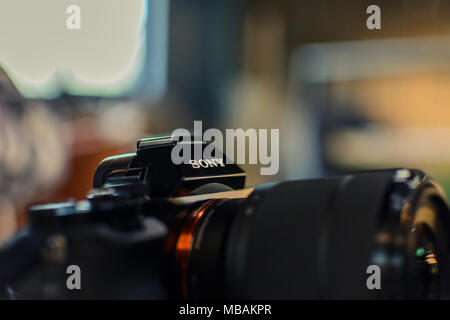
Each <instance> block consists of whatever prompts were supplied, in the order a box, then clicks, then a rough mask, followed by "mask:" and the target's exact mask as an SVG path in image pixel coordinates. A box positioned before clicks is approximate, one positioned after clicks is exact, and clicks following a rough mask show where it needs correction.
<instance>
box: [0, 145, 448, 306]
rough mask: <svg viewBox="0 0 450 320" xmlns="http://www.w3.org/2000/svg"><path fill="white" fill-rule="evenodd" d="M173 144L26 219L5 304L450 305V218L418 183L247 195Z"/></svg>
mask: <svg viewBox="0 0 450 320" xmlns="http://www.w3.org/2000/svg"><path fill="white" fill-rule="evenodd" d="M177 143H180V142H178V141H175V140H174V139H172V138H171V137H160V138H151V139H143V140H140V141H139V142H138V144H137V151H136V152H135V153H130V154H123V155H118V156H113V157H110V158H107V159H105V160H103V161H102V162H101V163H100V165H99V166H98V168H97V170H96V172H95V174H94V179H93V180H94V189H93V191H92V192H90V193H89V195H88V196H87V198H86V199H85V200H82V201H68V202H64V203H55V204H45V205H37V206H33V207H31V208H30V209H29V224H28V226H27V227H26V228H25V229H23V230H22V231H21V232H20V233H19V234H17V235H16V236H15V237H14V238H13V239H11V241H9V242H8V243H7V244H6V245H5V246H4V247H3V248H2V249H1V251H0V296H1V297H2V298H4V299H96V298H98V299H181V298H184V299H404V298H412V299H424V298H430V299H438V298H440V299H445V298H449V291H450V282H449V281H450V278H449V270H450V268H449V258H450V253H449V240H450V239H449V233H448V231H449V227H450V226H449V209H448V206H447V200H446V198H445V194H444V192H443V191H442V188H441V187H440V186H439V185H438V184H437V183H436V182H434V181H433V180H432V179H431V178H430V177H428V176H427V175H426V174H425V173H423V172H422V171H420V170H413V169H390V170H375V171H366V172H359V173H356V174H350V175H345V176H342V177H331V178H326V179H310V180H293V181H285V182H278V183H270V184H265V185H261V186H257V187H255V188H245V172H244V171H243V170H242V169H241V168H240V167H238V166H237V165H236V164H234V163H230V161H226V160H227V159H226V156H225V155H224V154H220V155H217V154H216V156H215V157H214V158H211V159H195V158H194V159H191V161H189V162H188V163H181V164H174V163H173V162H172V161H171V151H172V149H173V147H174V146H175V145H176V144H177ZM195 143H200V144H201V145H202V148H205V147H206V146H207V145H208V143H207V142H205V141H200V142H198V141H192V142H191V144H192V147H193V146H194V144H195ZM372 272H375V273H377V274H375V273H372ZM75 273H77V276H78V277H79V279H75V280H76V281H75V280H74V278H73V276H74V274H75ZM374 276H379V279H377V280H376V283H375V285H373V283H371V281H372V280H373V278H372V277H374ZM73 281H75V282H76V283H75V284H74V282H73Z"/></svg>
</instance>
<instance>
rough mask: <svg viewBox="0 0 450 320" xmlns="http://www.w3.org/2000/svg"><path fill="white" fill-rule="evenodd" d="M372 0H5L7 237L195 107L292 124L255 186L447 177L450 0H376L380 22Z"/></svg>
mask: <svg viewBox="0 0 450 320" xmlns="http://www.w3.org/2000/svg"><path fill="white" fill-rule="evenodd" d="M71 4H75V5H78V6H79V7H80V8H81V29H80V30H69V29H67V28H66V20H67V18H68V14H67V13H66V8H67V7H68V6H69V5H71ZM371 4H374V3H373V2H369V1H363V0H342V1H325V0H316V1H307V0H278V1H269V0H251V1H250V0H247V1H244V0H202V1H201V0H189V1H186V0H184V1H183V0H170V1H169V0H167V1H166V0H128V1H121V0H95V1H92V0H70V1H66V0H58V1H56V0H41V1H33V2H30V1H25V0H2V1H1V3H0V39H1V40H0V67H1V68H2V69H3V70H4V73H2V74H1V75H0V242H1V241H3V240H4V239H6V238H7V237H9V236H10V235H11V234H12V233H14V232H15V231H16V230H17V229H18V228H20V227H21V226H23V225H24V223H26V215H25V214H24V212H25V211H26V208H27V206H29V205H30V204H33V203H38V202H44V201H60V200H67V199H69V198H75V199H80V198H83V197H84V196H85V195H86V193H87V192H88V191H89V189H90V188H91V187H92V176H93V173H94V170H95V168H96V166H97V164H98V163H99V162H100V160H101V159H103V158H105V157H106V156H109V155H112V154H117V153H123V152H132V151H134V150H135V145H136V140H137V139H139V138H143V137H150V136H157V135H163V134H170V132H171V131H172V130H174V129H176V128H188V129H191V128H192V126H193V121H194V120H202V121H203V128H204V130H206V128H208V127H214V128H220V129H225V128H243V129H248V128H268V129H271V128H275V129H280V171H279V174H278V175H277V176H261V175H259V166H255V165H250V166H243V167H244V168H245V169H246V170H247V172H248V185H249V186H254V185H256V184H259V183H263V182H266V181H273V180H282V179H294V178H309V177H321V176H328V175H335V174H341V173H345V172H351V171H355V170H361V169H368V168H388V167H417V168H421V169H424V170H425V171H427V172H429V173H430V174H431V175H432V176H433V177H434V178H436V179H437V180H438V181H439V182H441V183H442V184H443V185H444V186H445V188H446V189H447V191H450V90H449V89H450V2H448V1H439V0H427V1H425V0H402V1H386V0H385V1H377V3H376V4H377V5H378V6H379V7H380V8H381V27H382V28H381V30H368V29H367V27H366V19H367V17H368V15H367V14H366V8H367V7H368V6H369V5H371ZM24 8H27V10H24ZM10 79H11V81H10Z"/></svg>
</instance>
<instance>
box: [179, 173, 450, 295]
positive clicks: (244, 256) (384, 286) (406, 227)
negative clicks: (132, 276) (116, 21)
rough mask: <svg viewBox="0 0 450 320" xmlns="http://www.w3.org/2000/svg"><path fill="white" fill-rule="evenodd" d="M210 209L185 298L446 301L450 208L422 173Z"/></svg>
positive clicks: (292, 187)
mask: <svg viewBox="0 0 450 320" xmlns="http://www.w3.org/2000/svg"><path fill="white" fill-rule="evenodd" d="M205 206H206V207H205ZM205 206H204V207H203V208H204V209H201V210H203V214H202V217H200V218H199V219H198V220H197V223H196V225H195V227H194V228H192V229H191V231H190V234H191V239H190V243H191V245H190V247H189V252H188V254H187V255H186V257H187V258H186V260H185V262H186V265H185V269H184V270H185V274H184V277H183V279H184V281H185V282H184V290H183V292H184V296H185V297H189V298H221V297H225V298H232V299H316V298H326V299H347V298H360V299H361V298H370V299H372V298H381V299H386V298H418V299H422V298H445V297H448V289H447V288H450V283H449V280H448V279H449V277H448V270H449V263H448V257H447V256H448V254H449V251H448V241H449V238H448V233H447V230H448V227H449V224H448V208H447V205H446V201H445V199H444V197H443V193H442V192H441V190H440V187H439V186H438V185H436V184H435V183H434V182H432V181H431V180H430V179H429V178H428V177H426V176H425V175H424V174H423V173H422V172H420V171H414V170H404V169H401V170H386V171H376V172H366V173H360V174H355V175H349V176H345V177H343V178H330V179H317V180H306V181H289V182H283V183H278V184H271V185H266V186H263V187H260V188H257V189H256V190H254V191H253V193H252V194H251V195H250V196H249V197H248V198H246V199H228V200H212V202H209V203H208V204H206V205H205ZM371 266H372V267H375V270H379V274H375V273H372V272H371V270H374V269H373V268H371ZM371 276H374V277H379V279H378V280H377V283H378V284H377V285H372V286H371V285H370V283H369V282H370V281H371Z"/></svg>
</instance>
